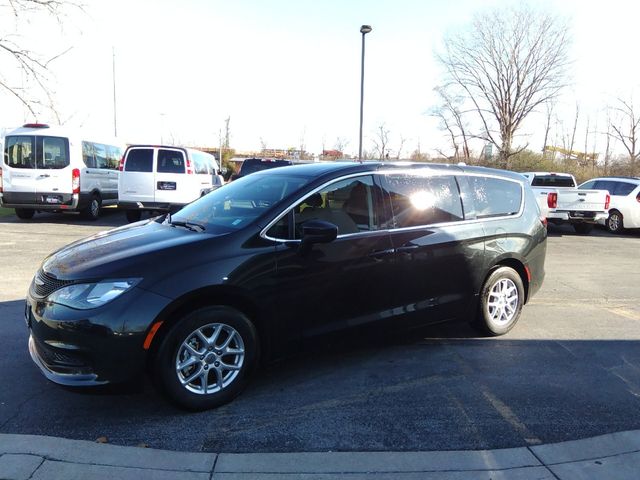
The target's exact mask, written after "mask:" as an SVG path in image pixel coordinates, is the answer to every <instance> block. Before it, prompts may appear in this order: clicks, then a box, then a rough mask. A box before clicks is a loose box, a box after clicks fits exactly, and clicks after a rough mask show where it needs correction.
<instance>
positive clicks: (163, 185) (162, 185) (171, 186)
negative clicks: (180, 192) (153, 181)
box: [158, 182, 176, 190]
mask: <svg viewBox="0 0 640 480" xmlns="http://www.w3.org/2000/svg"><path fill="white" fill-rule="evenodd" d="M175 189H176V182H158V190H175Z"/></svg>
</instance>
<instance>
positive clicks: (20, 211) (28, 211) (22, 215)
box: [16, 208, 36, 220]
mask: <svg viewBox="0 0 640 480" xmlns="http://www.w3.org/2000/svg"><path fill="white" fill-rule="evenodd" d="M35 213H36V211H35V210H34V209H33V208H16V217H18V218H19V219H21V220H29V219H31V218H33V215H34V214H35Z"/></svg>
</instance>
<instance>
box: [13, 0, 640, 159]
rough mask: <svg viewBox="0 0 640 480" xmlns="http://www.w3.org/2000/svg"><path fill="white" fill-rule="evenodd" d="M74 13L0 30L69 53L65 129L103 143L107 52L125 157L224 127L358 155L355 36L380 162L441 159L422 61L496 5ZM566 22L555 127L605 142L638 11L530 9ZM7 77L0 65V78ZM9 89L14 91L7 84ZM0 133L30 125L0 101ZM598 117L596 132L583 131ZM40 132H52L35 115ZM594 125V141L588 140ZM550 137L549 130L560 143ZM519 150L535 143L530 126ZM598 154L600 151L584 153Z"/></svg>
mask: <svg viewBox="0 0 640 480" xmlns="http://www.w3.org/2000/svg"><path fill="white" fill-rule="evenodd" d="M83 3H84V4H85V5H86V8H85V12H84V13H79V12H75V13H72V14H70V15H69V17H68V18H67V19H65V20H64V23H63V25H64V28H63V31H61V28H60V27H59V26H58V25H57V24H51V22H47V21H46V20H45V19H34V20H32V21H31V22H30V24H29V25H28V26H27V25H24V24H20V25H19V27H18V29H17V30H16V27H15V26H14V25H15V22H14V21H13V20H12V19H10V18H7V16H6V15H3V17H4V18H3V19H2V20H0V25H1V26H2V28H3V30H4V31H5V32H6V31H7V29H13V33H14V34H19V35H21V38H20V40H21V41H22V42H23V43H24V44H26V45H28V46H29V47H31V48H33V49H34V50H37V51H42V52H43V54H44V55H53V54H55V53H56V52H60V51H63V50H65V49H66V48H68V47H70V46H72V47H73V48H72V49H71V50H70V51H69V52H68V53H66V54H65V55H64V56H62V57H61V58H59V59H58V60H56V61H54V62H52V64H51V68H52V72H53V73H54V75H55V81H56V82H55V90H56V101H57V105H58V111H59V112H60V114H61V117H62V119H63V120H64V121H65V122H66V123H67V124H68V125H70V126H83V127H86V128H90V129H92V130H100V131H104V132H106V133H112V132H113V130H114V125H113V123H114V122H113V82H112V52H113V51H115V67H116V92H117V128H118V134H119V136H120V137H121V138H122V139H123V140H125V141H127V142H130V143H132V142H135V143H140V142H160V141H164V142H170V141H174V142H176V143H182V144H189V145H193V146H196V145H210V146H215V145H217V143H218V140H219V131H220V129H223V128H224V120H225V118H227V117H230V118H231V121H230V128H231V146H232V147H234V148H236V149H238V150H251V149H259V148H260V146H261V144H263V143H264V144H266V145H267V146H268V147H270V148H288V147H296V148H297V147H299V146H300V145H301V144H304V146H305V147H306V149H307V150H308V151H310V152H314V153H320V151H321V150H322V148H323V147H324V148H327V149H329V148H333V147H334V146H335V144H336V139H337V138H338V137H340V138H342V139H345V140H347V141H348V146H347V148H346V152H347V153H352V154H353V153H356V152H357V148H358V115H359V100H360V47H361V35H360V33H359V28H360V25H362V24H370V25H372V27H373V31H372V32H371V33H370V34H368V35H367V36H366V68H365V107H364V112H365V125H364V135H365V140H364V148H365V149H370V148H371V138H372V137H373V136H374V131H375V129H376V127H377V126H378V125H380V124H382V123H383V122H384V124H385V125H386V128H387V129H388V130H390V132H391V139H392V142H391V145H390V148H391V149H392V151H393V150H395V149H397V147H398V145H399V138H400V136H402V137H404V138H405V139H406V142H405V145H404V154H405V156H408V154H409V153H410V152H411V151H413V150H415V149H416V148H417V146H418V144H419V145H420V148H421V150H422V151H427V152H432V151H433V148H436V147H439V148H445V147H446V139H445V137H444V135H443V133H442V132H441V131H439V130H438V129H437V124H436V122H435V120H433V119H432V118H430V117H429V116H428V115H427V112H428V110H429V109H430V108H431V107H432V106H433V103H434V97H433V93H432V89H433V87H435V86H436V85H437V84H438V83H439V81H440V79H441V71H440V70H439V68H438V66H437V65H436V63H435V61H434V55H433V52H434V50H435V49H437V48H438V47H439V45H440V43H441V41H442V39H443V36H444V34H445V33H446V32H447V31H449V30H455V29H458V28H462V27H463V26H464V25H465V24H467V23H468V22H469V21H470V20H471V18H472V16H473V14H474V13H475V12H477V11H478V10H482V9H485V8H489V7H495V6H502V5H508V4H512V3H514V2H506V1H500V0H483V1H480V0H476V1H471V0H448V1H446V2H445V1H442V0H393V1H382V0H377V1H376V0H355V1H354V0H325V1H311V0H271V1H258V0H236V1H228V0H227V1H222V0H180V1H176V0H173V1H166V0H153V1H151V0H148V1H147V0H128V1H124V0H110V1H97V0H84V2H83ZM540 6H542V7H543V8H545V9H546V10H549V11H551V12H552V13H557V14H558V15H560V16H564V17H566V18H567V19H568V21H569V24H570V25H571V28H572V37H573V46H572V54H573V58H574V60H575V64H574V67H573V69H572V81H573V84H572V86H571V87H570V88H568V89H567V90H566V92H565V94H564V96H563V98H562V99H561V101H559V102H558V106H557V112H558V116H559V119H560V120H561V121H564V122H565V124H566V125H565V128H568V127H569V124H572V122H573V116H574V115H575V106H576V102H577V103H578V104H579V105H580V114H581V125H580V126H579V128H580V129H582V132H583V133H582V135H583V138H584V128H585V125H586V119H587V117H589V119H590V129H591V130H594V129H600V130H602V129H604V125H603V123H604V120H603V118H604V108H605V107H606V105H607V104H610V103H612V102H613V100H614V99H615V97H616V96H628V95H629V94H630V92H632V90H633V89H634V88H635V87H636V85H637V84H638V83H639V82H640V80H639V79H640V76H639V75H638V73H639V69H640V67H639V66H638V63H639V62H637V61H636V59H635V54H636V51H637V47H636V44H637V40H636V37H637V34H636V23H637V19H638V18H639V15H638V13H640V7H639V6H637V3H636V2H634V1H632V0H628V1H622V0H608V1H607V2H595V1H594V2H591V1H579V0H555V1H553V0H546V1H542V2H536V7H540ZM2 68H3V69H5V72H6V66H4V65H3V67H2ZM15 82H16V84H20V82H23V80H21V78H20V74H19V71H18V70H17V69H16V77H15ZM0 101H1V108H0V127H11V126H16V125H19V124H21V123H23V121H24V120H32V118H30V117H29V116H28V115H27V112H25V111H24V109H23V108H22V107H21V106H20V105H19V104H18V103H17V102H15V101H14V100H13V99H11V98H10V97H9V96H7V95H6V94H0ZM598 117H600V120H596V119H597V118H598ZM38 120H40V121H46V122H53V120H52V118H50V115H48V114H44V115H43V116H42V118H38ZM597 121H599V122H600V124H601V127H597ZM560 128H561V127H558V130H560ZM523 133H525V134H528V136H525V137H523V138H522V141H523V142H529V144H530V147H531V148H532V149H533V150H539V149H540V148H541V146H542V145H541V144H542V140H541V137H542V134H543V126H542V122H539V121H537V120H536V119H535V118H533V119H531V121H530V122H529V123H528V124H527V126H526V128H525V130H524V131H523ZM596 148H598V149H601V148H603V145H602V147H600V146H597V147H596Z"/></svg>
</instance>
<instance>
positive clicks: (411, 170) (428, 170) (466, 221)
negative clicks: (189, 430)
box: [259, 168, 525, 244]
mask: <svg viewBox="0 0 640 480" xmlns="http://www.w3.org/2000/svg"><path fill="white" fill-rule="evenodd" d="M417 172H419V173H422V174H423V176H433V177H435V176H439V177H442V176H453V177H462V176H464V177H482V178H495V179H497V180H505V181H508V182H513V183H516V184H518V185H519V186H520V208H519V210H518V212H517V213H515V214H510V215H499V216H495V217H494V216H491V217H483V218H472V219H463V220H457V221H453V222H440V223H430V224H425V225H416V226H413V227H402V228H385V229H380V230H373V231H365V232H356V233H345V234H342V235H338V236H337V237H336V240H337V239H342V238H352V237H359V236H364V235H374V234H380V233H384V232H387V233H391V232H405V231H412V230H421V229H424V228H436V227H438V228H440V227H447V226H451V225H460V224H464V225H470V224H474V223H480V222H490V221H496V220H504V219H507V218H520V217H522V215H523V213H524V198H525V194H524V181H520V180H519V179H515V178H506V177H502V176H500V175H496V174H492V173H488V174H483V173H478V172H465V171H457V172H456V171H451V172H446V171H442V170H439V169H438V170H436V169H431V168H424V169H416V168H408V169H405V168H402V169H396V168H394V169H392V170H391V169H383V170H373V171H368V172H358V173H351V174H349V175H344V176H340V177H337V178H332V179H331V180H329V181H327V182H325V183H323V184H322V185H320V186H319V187H317V188H315V189H313V190H312V191H311V192H309V193H307V194H306V195H304V196H302V197H299V198H298V199H297V200H295V201H294V202H292V203H291V204H290V205H288V206H287V208H285V209H284V210H283V211H282V212H281V213H280V214H279V215H278V216H277V217H276V218H275V219H273V220H272V221H271V222H269V223H268V224H267V226H266V227H264V228H263V229H262V230H261V231H260V234H259V235H260V237H261V238H263V239H265V240H269V241H272V242H278V243H288V244H293V243H300V242H301V240H299V239H282V238H274V237H270V236H268V235H267V231H269V229H270V228H271V227H273V226H274V225H275V224H276V223H278V222H279V221H280V220H282V218H283V217H284V216H285V215H286V214H287V213H288V212H289V211H290V210H291V209H292V208H293V207H294V206H296V205H297V204H298V203H300V202H302V201H303V200H305V199H306V198H309V197H310V196H311V195H313V194H315V193H317V192H319V191H320V190H322V189H323V188H325V187H326V186H328V185H331V184H332V183H334V182H339V181H342V180H348V179H350V178H355V177H364V176H374V175H388V174H392V173H395V174H408V173H411V174H416V173H417ZM523 180H525V179H524V177H523ZM458 189H459V191H460V195H462V193H463V191H462V189H461V188H460V186H459V185H458ZM463 213H465V212H464V203H463Z"/></svg>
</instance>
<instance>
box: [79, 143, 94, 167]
mask: <svg viewBox="0 0 640 480" xmlns="http://www.w3.org/2000/svg"><path fill="white" fill-rule="evenodd" d="M82 161H83V162H84V164H85V165H86V167H87V168H96V158H95V152H94V149H93V143H91V142H82Z"/></svg>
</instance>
